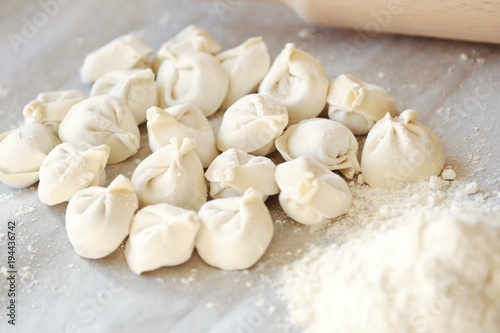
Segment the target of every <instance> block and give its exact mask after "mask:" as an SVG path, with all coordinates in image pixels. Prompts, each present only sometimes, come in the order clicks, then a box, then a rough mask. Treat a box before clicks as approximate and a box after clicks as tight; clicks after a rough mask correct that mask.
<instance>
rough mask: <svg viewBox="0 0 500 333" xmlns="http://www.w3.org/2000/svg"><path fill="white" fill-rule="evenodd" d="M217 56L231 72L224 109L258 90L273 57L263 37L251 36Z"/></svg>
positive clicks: (222, 106) (223, 104) (222, 107)
mask: <svg viewBox="0 0 500 333" xmlns="http://www.w3.org/2000/svg"><path fill="white" fill-rule="evenodd" d="M216 58H217V60H219V61H220V63H221V64H222V66H224V68H225V69H226V70H227V71H228V73H229V91H228V92H227V96H226V99H225V100H224V102H223V103H222V105H221V109H222V110H226V109H227V108H229V107H230V106H231V105H232V104H233V103H234V102H236V101H237V100H239V99H240V98H242V97H243V96H245V95H247V94H250V93H252V92H255V91H257V88H258V87H259V83H260V82H261V81H262V79H263V78H264V76H265V75H266V73H267V71H268V70H269V67H270V66H271V57H270V56H269V52H268V51H267V46H266V43H265V42H264V40H263V39H262V37H253V38H249V39H248V40H246V41H245V42H244V43H243V44H241V45H239V46H237V47H235V48H232V49H230V50H227V51H224V52H222V53H220V54H218V55H217V56H216Z"/></svg>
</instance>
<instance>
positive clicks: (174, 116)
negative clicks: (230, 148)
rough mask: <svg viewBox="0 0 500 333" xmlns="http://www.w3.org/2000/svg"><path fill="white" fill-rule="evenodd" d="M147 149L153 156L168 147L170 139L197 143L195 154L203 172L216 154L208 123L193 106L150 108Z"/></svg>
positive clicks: (211, 131)
mask: <svg viewBox="0 0 500 333" xmlns="http://www.w3.org/2000/svg"><path fill="white" fill-rule="evenodd" d="M147 118H148V122H147V127H148V137H149V147H150V148H151V150H152V151H153V152H155V151H157V150H158V149H160V148H162V147H164V146H166V145H168V144H169V143H170V139H172V138H173V137H179V138H191V139H193V140H195V141H196V143H197V145H196V148H195V151H196V154H198V157H199V158H200V160H201V163H202V164H203V167H204V168H208V166H209V165H210V163H212V161H213V160H214V158H215V157H216V156H217V155H218V154H219V151H218V150H217V148H216V146H215V136H214V131H213V129H212V127H211V126H210V123H209V122H208V119H207V118H206V117H205V116H204V115H203V112H201V110H200V109H199V108H198V107H196V105H193V104H181V105H176V106H172V107H169V108H167V109H165V110H164V109H161V108H158V107H152V108H150V109H149V110H148V112H147Z"/></svg>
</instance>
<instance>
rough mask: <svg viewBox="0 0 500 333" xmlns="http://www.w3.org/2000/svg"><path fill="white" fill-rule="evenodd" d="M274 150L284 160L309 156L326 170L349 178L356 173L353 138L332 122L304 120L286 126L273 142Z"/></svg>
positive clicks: (318, 119) (358, 168)
mask: <svg viewBox="0 0 500 333" xmlns="http://www.w3.org/2000/svg"><path fill="white" fill-rule="evenodd" d="M276 148H278V150H279V152H280V153H281V156H283V158H284V159H285V160H286V161H291V160H293V159H295V158H298V157H301V156H304V157H309V158H312V159H313V160H315V161H317V162H319V163H321V164H323V165H325V166H326V167H327V168H328V169H330V170H339V171H340V172H342V174H343V175H344V176H345V177H346V178H349V179H352V178H353V177H354V174H355V173H357V172H359V171H360V166H359V162H358V158H357V153H358V141H356V137H354V134H352V132H351V131H350V130H349V129H348V128H347V127H345V126H344V125H342V124H340V123H338V122H336V121H333V120H329V119H324V118H314V119H306V120H303V121H301V122H300V123H298V124H296V125H293V126H290V127H289V128H288V129H287V130H286V131H285V133H284V134H283V135H282V136H280V137H279V138H278V139H276Z"/></svg>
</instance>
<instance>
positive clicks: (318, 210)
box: [276, 157, 352, 225]
mask: <svg viewBox="0 0 500 333" xmlns="http://www.w3.org/2000/svg"><path fill="white" fill-rule="evenodd" d="M276 181H277V183H278V186H279V188H280V190H281V192H280V196H279V200H280V204H281V207H282V208H283V210H284V211H285V213H286V214H287V215H288V216H290V217H291V218H292V219H294V220H295V221H297V222H300V223H302V224H309V225H314V224H320V223H323V222H325V221H327V220H328V219H332V218H335V217H338V216H340V215H343V214H345V213H346V212H347V211H348V210H349V208H350V207H351V205H352V195H351V191H350V190H349V186H348V185H347V183H346V182H345V180H343V179H342V177H340V176H338V175H336V174H335V173H333V172H331V171H330V170H328V169H327V168H326V167H325V166H324V165H322V164H320V163H318V162H316V161H315V160H312V159H310V158H307V157H299V158H297V159H295V160H293V161H290V162H285V163H282V164H280V165H278V167H277V168H276Z"/></svg>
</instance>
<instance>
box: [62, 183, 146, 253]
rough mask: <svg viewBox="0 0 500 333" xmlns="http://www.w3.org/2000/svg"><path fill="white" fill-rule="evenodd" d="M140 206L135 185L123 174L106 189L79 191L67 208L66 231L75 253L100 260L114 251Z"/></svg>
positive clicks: (94, 188) (126, 233)
mask: <svg viewBox="0 0 500 333" xmlns="http://www.w3.org/2000/svg"><path fill="white" fill-rule="evenodd" d="M137 207H138V201H137V195H136V194H135V192H134V186H133V185H132V183H131V182H130V180H128V178H127V177H125V176H123V175H119V176H118V177H116V179H115V180H113V182H112V183H111V184H110V185H109V186H108V187H107V188H105V187H89V188H86V189H83V190H80V191H79V192H77V193H76V194H75V195H74V196H73V197H72V198H71V200H70V201H69V204H68V208H67V209H66V231H67V233H68V237H69V240H70V242H71V245H73V248H74V250H75V251H76V253H77V254H78V255H79V256H81V257H84V258H89V259H98V258H102V257H105V256H107V255H108V254H111V253H112V252H113V251H115V250H116V249H117V248H118V246H120V244H121V242H122V241H123V240H124V239H125V237H127V235H128V234H129V230H130V225H131V223H132V220H133V218H134V213H135V211H136V210H137Z"/></svg>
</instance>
